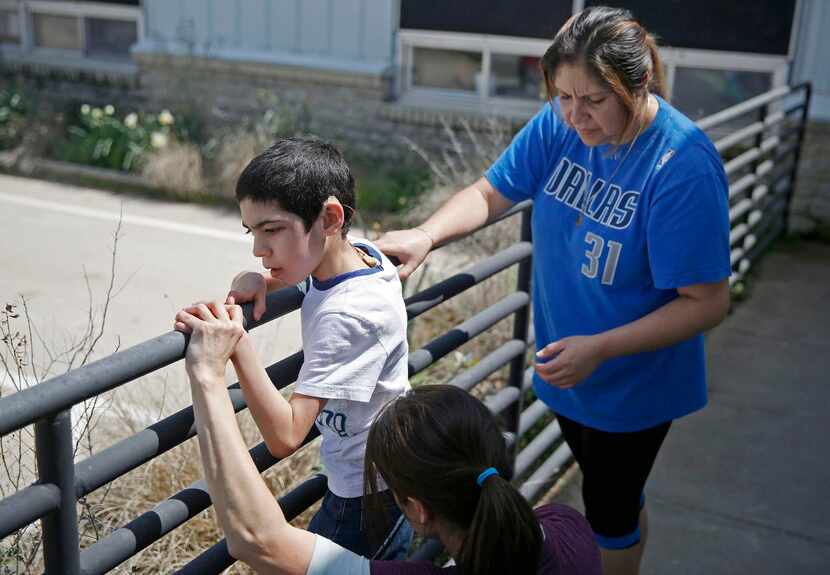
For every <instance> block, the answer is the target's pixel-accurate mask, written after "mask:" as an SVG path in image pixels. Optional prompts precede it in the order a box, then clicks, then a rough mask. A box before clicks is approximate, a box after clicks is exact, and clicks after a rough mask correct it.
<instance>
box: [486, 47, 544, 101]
mask: <svg viewBox="0 0 830 575" xmlns="http://www.w3.org/2000/svg"><path fill="white" fill-rule="evenodd" d="M490 96H495V97H501V98H522V99H526V100H536V101H538V100H540V99H541V98H543V97H544V85H543V80H542V71H541V69H540V68H539V58H538V57H535V56H513V55H507V54H492V55H491V56H490Z"/></svg>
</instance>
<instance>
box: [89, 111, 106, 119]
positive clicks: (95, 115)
mask: <svg viewBox="0 0 830 575" xmlns="http://www.w3.org/2000/svg"><path fill="white" fill-rule="evenodd" d="M103 117H104V112H103V111H102V110H101V108H92V119H93V120H100V119H101V118H103Z"/></svg>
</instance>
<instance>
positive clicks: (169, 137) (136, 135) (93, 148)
mask: <svg viewBox="0 0 830 575" xmlns="http://www.w3.org/2000/svg"><path fill="white" fill-rule="evenodd" d="M179 124H180V121H179V120H177V118H176V117H175V116H173V114H171V113H170V112H169V111H168V110H162V111H161V113H159V114H145V113H135V112H133V113H129V114H127V115H126V116H124V117H123V118H121V117H119V116H117V115H116V114H115V107H113V106H105V107H103V108H97V107H91V106H89V105H87V104H84V105H83V106H81V107H80V109H79V111H78V114H77V115H76V117H75V118H74V119H73V120H71V121H70V125H69V127H68V128H67V130H66V140H65V141H62V142H60V143H58V145H57V146H56V149H55V151H54V152H55V153H54V156H55V157H57V159H60V160H64V161H67V162H73V163H76V164H85V165H88V166H95V167H98V168H108V169H111V170H119V171H123V172H135V171H139V170H140V169H141V167H142V164H143V163H144V162H145V161H146V159H147V156H148V154H150V153H151V152H153V151H157V150H162V149H164V148H167V147H168V146H169V145H170V144H171V143H173V142H174V141H187V140H188V139H189V131H188V129H187V128H186V127H182V126H180V125H179Z"/></svg>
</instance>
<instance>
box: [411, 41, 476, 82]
mask: <svg viewBox="0 0 830 575" xmlns="http://www.w3.org/2000/svg"><path fill="white" fill-rule="evenodd" d="M480 82H481V53H480V52H462V51H459V50H436V49H433V48H415V51H414V63H413V76H412V85H413V86H416V87H423V88H443V89H446V90H462V91H465V92H476V91H477V85H478V84H479V83H480Z"/></svg>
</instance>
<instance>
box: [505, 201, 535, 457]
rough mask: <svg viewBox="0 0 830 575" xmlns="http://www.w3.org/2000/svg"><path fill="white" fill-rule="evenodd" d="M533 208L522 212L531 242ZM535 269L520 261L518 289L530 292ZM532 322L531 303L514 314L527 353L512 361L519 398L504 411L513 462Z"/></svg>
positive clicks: (515, 336) (525, 232)
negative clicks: (528, 337)
mask: <svg viewBox="0 0 830 575" xmlns="http://www.w3.org/2000/svg"><path fill="white" fill-rule="evenodd" d="M532 210H533V208H532V207H530V208H528V209H526V210H525V211H524V212H522V223H521V226H522V230H521V241H523V242H530V241H531V240H532V231H531V226H530V222H531V214H532V213H533V211H532ZM532 270H533V258H532V256H529V257H527V258H525V259H524V260H522V261H521V262H520V263H519V274H518V279H517V281H516V291H520V292H525V293H527V294H530V281H531V273H532ZM529 323H530V303H528V305H525V306H522V307H521V308H520V309H518V310H517V311H516V313H515V315H514V316H513V339H517V340H520V341H523V342H525V353H521V354H519V355H517V356H516V357H515V358H513V360H511V362H510V373H509V376H508V380H507V382H508V385H509V386H510V387H514V388H516V389H518V390H519V399H518V401H516V402H515V403H513V404H512V405H511V406H510V407H509V408H507V409H506V410H505V411H504V413H503V417H504V423H505V429H506V431H508V432H509V433H511V434H513V437H515V438H516V440H515V441H514V442H513V444H512V446H511V448H510V449H511V457H510V460H511V462H513V463H515V459H516V454H517V453H518V449H519V419H520V416H521V413H522V405H523V401H522V399H523V398H522V396H523V395H524V394H523V393H522V384H523V383H524V375H525V366H526V363H527V362H526V357H527V352H526V349H527V333H528V326H529Z"/></svg>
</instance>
